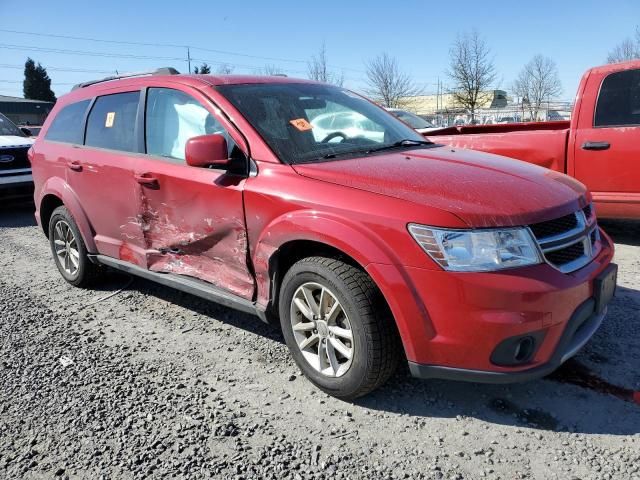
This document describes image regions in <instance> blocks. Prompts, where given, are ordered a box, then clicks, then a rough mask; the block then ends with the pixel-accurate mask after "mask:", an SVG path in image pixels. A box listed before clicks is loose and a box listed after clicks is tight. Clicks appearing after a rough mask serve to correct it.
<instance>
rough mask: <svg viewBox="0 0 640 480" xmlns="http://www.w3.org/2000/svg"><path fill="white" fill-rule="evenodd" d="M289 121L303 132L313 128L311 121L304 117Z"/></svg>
mask: <svg viewBox="0 0 640 480" xmlns="http://www.w3.org/2000/svg"><path fill="white" fill-rule="evenodd" d="M289 123H290V124H291V125H293V126H294V127H296V128H297V129H298V130H300V131H301V132H306V131H308V130H311V129H312V128H313V125H311V124H310V123H309V122H307V121H306V120H305V119H304V118H296V119H295V120H289Z"/></svg>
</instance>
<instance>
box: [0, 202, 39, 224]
mask: <svg viewBox="0 0 640 480" xmlns="http://www.w3.org/2000/svg"><path fill="white" fill-rule="evenodd" d="M34 211H35V209H34V206H33V202H32V201H20V202H16V201H10V202H7V203H4V202H3V201H2V200H1V199H0V228H20V227H33V226H35V225H36V219H35V217H34V215H33V214H34Z"/></svg>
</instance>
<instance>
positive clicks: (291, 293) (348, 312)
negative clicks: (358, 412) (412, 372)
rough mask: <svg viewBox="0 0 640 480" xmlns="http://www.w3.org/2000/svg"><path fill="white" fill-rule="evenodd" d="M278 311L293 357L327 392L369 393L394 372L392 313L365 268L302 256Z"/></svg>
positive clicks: (396, 344) (285, 286)
mask: <svg viewBox="0 0 640 480" xmlns="http://www.w3.org/2000/svg"><path fill="white" fill-rule="evenodd" d="M279 311H280V320H281V324H282V330H283V333H284V337H285V340H286V342H287V345H288V347H289V350H290V351H291V354H292V356H293V358H294V360H295V361H296V363H297V364H298V366H299V367H300V369H301V370H302V372H303V373H304V375H305V376H306V377H307V378H308V379H309V380H311V382H313V383H314V384H315V385H317V386H318V387H319V388H320V389H322V390H323V391H325V392H327V393H328V394H330V395H333V396H335V397H338V398H342V399H345V400H350V399H354V398H357V397H360V396H362V395H366V394H367V393H369V392H371V391H372V390H374V389H376V388H377V387H379V386H380V385H382V384H383V383H384V382H386V381H387V379H388V378H389V377H390V376H391V374H392V373H393V372H394V371H395V368H396V366H397V363H398V359H399V357H400V342H399V339H398V335H397V332H396V330H395V326H394V323H393V318H392V316H391V312H390V311H389V308H388V307H387V305H386V303H385V301H384V299H383V298H382V295H381V294H380V292H379V290H378V289H377V288H376V286H375V285H374V283H373V281H372V280H371V278H369V276H368V275H367V274H366V273H365V272H363V271H362V270H360V269H358V268H356V267H354V266H352V265H349V264H347V263H344V262H342V261H340V260H335V259H331V258H324V257H309V258H305V259H303V260H300V261H299V262H297V263H296V264H294V265H293V266H292V267H291V269H290V270H289V271H288V272H287V274H286V275H285V277H284V279H283V281H282V288H281V295H280V302H279Z"/></svg>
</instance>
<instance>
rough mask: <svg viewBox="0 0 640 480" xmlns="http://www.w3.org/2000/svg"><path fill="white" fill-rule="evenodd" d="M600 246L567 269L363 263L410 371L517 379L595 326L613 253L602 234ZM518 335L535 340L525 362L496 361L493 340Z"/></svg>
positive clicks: (557, 360)
mask: <svg viewBox="0 0 640 480" xmlns="http://www.w3.org/2000/svg"><path fill="white" fill-rule="evenodd" d="M601 247H602V248H601V249H600V251H599V253H598V255H597V256H596V257H595V258H594V259H593V261H592V262H591V263H589V264H588V265H586V266H585V267H583V268H581V269H580V270H577V271H575V272H572V273H568V274H564V273H561V272H559V271H558V270H556V269H554V268H553V267H551V266H549V265H546V264H541V265H535V266H531V267H525V268H518V269H512V270H503V271H498V272H490V273H482V272H478V273H459V272H446V271H443V270H441V269H426V268H418V267H403V268H402V269H399V268H398V267H396V266H394V265H381V264H370V265H369V266H367V271H368V272H369V273H370V275H371V276H372V278H373V279H374V281H375V282H376V283H377V284H378V286H379V287H380V289H381V290H382V292H383V294H384V296H385V298H386V299H387V301H388V303H389V306H390V307H391V310H392V312H393V315H394V318H395V320H396V324H397V326H398V330H399V332H400V336H401V338H402V342H403V345H404V350H405V353H406V357H407V360H408V361H409V366H410V369H411V371H412V373H413V374H414V375H416V376H419V377H423V378H453V379H460V380H470V381H484V382H497V383H500V382H502V383H506V382H517V381H521V380H527V379H530V378H537V377H540V376H544V375H546V374H548V373H549V372H551V371H553V370H554V369H555V368H557V367H558V366H559V365H560V364H562V362H564V361H566V359H568V358H569V357H571V356H572V355H574V354H575V353H576V352H577V351H578V350H579V349H580V348H581V347H582V346H583V345H584V344H585V343H586V342H587V341H588V340H589V338H590V337H591V336H592V335H593V333H594V332H595V331H596V330H597V328H598V327H599V325H600V324H601V322H602V318H603V316H604V311H603V309H602V306H601V305H598V307H596V305H595V303H594V302H595V299H594V297H595V292H596V283H597V281H596V279H597V278H598V277H599V276H601V275H602V274H603V272H605V271H606V270H607V268H608V267H609V265H610V263H611V260H612V258H613V246H612V243H611V241H610V239H609V238H608V237H607V236H606V234H604V233H603V232H601ZM596 308H599V311H598V312H596ZM524 337H532V338H534V339H535V340H536V346H535V349H534V350H533V352H531V354H530V355H528V356H527V357H526V359H524V360H522V361H520V362H513V363H511V364H510V363H508V362H500V361H496V359H497V358H498V357H500V356H499V355H498V356H497V355H496V351H497V350H498V347H499V346H500V345H503V344H505V343H508V342H509V341H510V340H511V339H514V338H516V339H517V338H524Z"/></svg>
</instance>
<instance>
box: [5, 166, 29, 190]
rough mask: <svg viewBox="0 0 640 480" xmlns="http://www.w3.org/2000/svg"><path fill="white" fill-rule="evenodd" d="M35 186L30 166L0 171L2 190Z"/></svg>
mask: <svg viewBox="0 0 640 480" xmlns="http://www.w3.org/2000/svg"><path fill="white" fill-rule="evenodd" d="M29 186H33V176H32V175H31V169H30V168H22V169H19V170H8V171H0V190H9V189H13V188H19V187H29Z"/></svg>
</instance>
